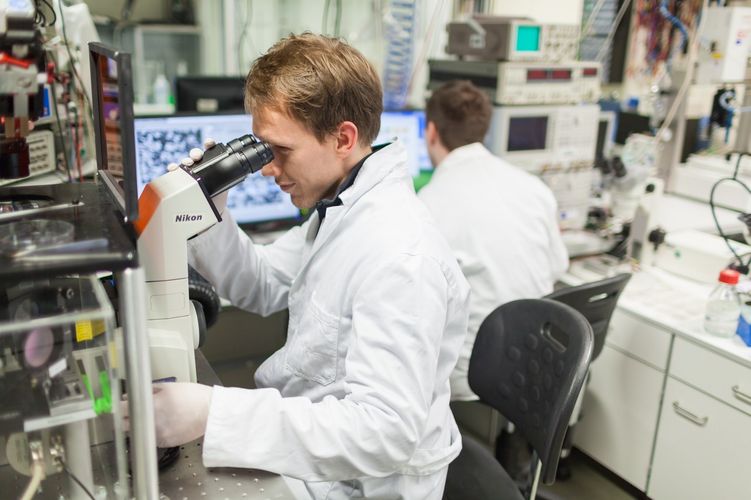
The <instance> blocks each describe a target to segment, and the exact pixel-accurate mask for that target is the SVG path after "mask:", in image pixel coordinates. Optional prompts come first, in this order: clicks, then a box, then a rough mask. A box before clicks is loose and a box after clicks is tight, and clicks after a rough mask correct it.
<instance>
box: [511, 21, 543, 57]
mask: <svg viewBox="0 0 751 500" xmlns="http://www.w3.org/2000/svg"><path fill="white" fill-rule="evenodd" d="M539 50H540V27H539V26H519V27H517V28H516V51H517V52H538V51H539Z"/></svg>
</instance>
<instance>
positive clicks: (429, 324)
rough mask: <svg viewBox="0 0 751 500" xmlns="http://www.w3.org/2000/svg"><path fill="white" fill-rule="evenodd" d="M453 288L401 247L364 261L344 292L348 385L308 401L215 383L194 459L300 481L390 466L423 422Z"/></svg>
mask: <svg viewBox="0 0 751 500" xmlns="http://www.w3.org/2000/svg"><path fill="white" fill-rule="evenodd" d="M460 293H461V291H458V290H454V289H450V287H449V285H448V281H447V280H446V278H445V275H444V273H443V272H442V270H441V267H440V265H439V264H438V263H436V262H435V261H433V260H431V259H428V258H426V257H422V256H415V255H404V256H402V257H400V258H398V259H397V261H395V262H391V263H389V264H388V265H387V266H377V267H376V268H375V269H372V270H371V271H370V273H369V277H368V278H367V279H365V280H364V282H363V283H362V284H361V285H360V286H359V289H358V290H357V291H356V292H355V296H354V305H353V318H352V322H353V325H352V329H353V331H352V337H351V342H350V345H349V350H348V354H347V359H346V361H345V366H346V375H345V377H344V378H345V382H346V387H347V389H348V394H347V395H346V396H345V397H344V398H342V399H337V398H335V397H334V396H326V397H324V398H323V400H321V401H319V402H315V403H314V402H312V401H311V400H310V399H308V398H305V397H290V398H283V397H282V396H281V395H280V393H279V392H278V391H277V390H276V389H256V390H247V389H232V388H223V387H215V388H214V392H213V396H212V401H211V408H210V411H209V418H208V423H207V428H206V435H205V438H204V449H203V461H204V464H205V465H206V466H207V467H217V466H229V467H246V468H261V469H264V470H268V471H271V472H275V473H279V474H284V475H288V476H291V477H295V478H298V479H302V480H305V481H333V480H347V479H353V478H357V477H363V476H369V477H386V476H389V475H391V474H394V473H395V472H396V471H398V470H399V469H400V467H402V466H404V465H405V464H407V463H408V462H409V461H410V459H411V458H412V457H413V454H415V452H416V444H417V442H418V440H419V439H420V437H421V435H422V433H423V431H424V429H425V427H426V423H427V419H428V414H429V408H430V405H431V401H432V395H433V391H434V386H435V376H436V371H437V369H438V359H439V352H440V350H441V348H442V345H443V344H444V342H442V339H443V335H444V331H445V329H446V322H447V307H448V306H447V304H448V301H449V297H450V296H454V295H456V294H460ZM444 382H445V381H444ZM441 446H446V444H445V443H436V447H437V448H440V447H441ZM425 452H428V450H425ZM423 453H424V452H423V450H420V454H421V455H422V454H423Z"/></svg>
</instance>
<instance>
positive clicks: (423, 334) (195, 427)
mask: <svg viewBox="0 0 751 500" xmlns="http://www.w3.org/2000/svg"><path fill="white" fill-rule="evenodd" d="M245 99H246V104H247V109H248V111H249V112H250V113H251V114H252V115H253V132H254V133H255V134H256V135H257V136H258V137H259V138H260V139H262V140H264V141H266V142H268V143H269V144H270V146H271V148H272V150H273V152H274V160H273V161H272V162H271V163H270V164H268V165H266V166H265V167H264V168H263V171H262V173H263V174H264V175H267V176H273V177H274V178H275V180H276V182H277V184H279V186H280V187H281V189H282V190H284V191H285V192H287V193H289V194H290V195H291V197H292V201H293V203H295V205H297V206H298V207H301V208H302V207H305V208H314V209H315V210H314V212H313V214H312V216H311V217H310V219H309V220H308V221H307V222H306V223H304V224H303V225H302V226H300V227H297V228H294V229H292V230H290V231H289V232H288V233H286V234H285V235H284V236H282V237H281V238H280V239H279V240H277V241H276V242H275V243H274V244H272V245H269V246H257V245H254V244H253V242H252V241H251V240H250V239H249V238H248V237H247V236H246V235H245V234H244V233H242V232H241V231H239V230H238V228H237V226H236V225H235V223H234V222H233V221H232V219H231V215H230V214H229V213H226V212H225V215H224V220H223V221H222V222H221V223H219V224H217V225H216V226H214V227H213V228H211V229H210V230H208V231H207V232H206V233H204V234H202V235H201V236H199V237H197V238H195V239H194V240H193V241H192V244H191V247H190V257H191V263H192V265H193V266H194V267H195V268H196V269H197V270H198V271H199V272H201V274H203V275H204V276H206V277H207V278H208V279H209V280H210V281H211V282H212V283H213V284H214V286H216V288H217V290H218V292H219V293H220V294H221V295H222V296H224V297H227V298H228V299H230V301H231V302H232V303H233V304H235V305H236V306H238V307H242V308H244V309H246V310H248V311H252V312H255V313H259V314H263V315H266V314H270V313H273V312H275V311H279V310H281V309H284V308H289V318H290V319H289V327H288V335H287V341H286V343H285V345H284V347H282V348H281V349H280V350H279V351H278V352H276V353H275V354H274V355H273V356H271V358H270V359H268V360H267V361H266V362H265V363H264V364H263V365H262V366H261V367H260V368H259V369H258V371H257V373H256V377H255V378H256V385H257V386H258V387H259V389H254V390H246V389H234V388H224V387H213V388H210V387H207V386H202V385H199V384H164V385H163V386H161V387H160V390H159V392H158V393H156V394H155V406H156V408H157V410H156V427H157V439H158V441H159V442H160V444H161V445H163V446H174V445H178V444H182V443H184V442H187V441H190V440H192V439H195V438H197V437H199V436H201V435H204V434H205V437H204V447H203V461H204V464H205V465H206V466H231V467H249V468H259V469H265V470H269V471H272V472H276V473H280V474H284V475H286V476H290V477H293V478H297V479H300V480H302V481H304V482H305V487H306V488H307V491H308V492H309V493H310V495H311V496H312V497H313V498H321V499H323V498H329V499H337V498H352V497H356V498H383V499H386V498H389V499H400V498H401V499H440V498H441V496H442V492H443V485H444V482H445V477H446V470H447V466H448V464H449V462H450V461H451V460H452V459H453V458H454V457H455V456H456V455H457V454H458V453H459V450H460V448H461V438H460V436H459V433H458V431H457V427H456V424H455V422H454V419H453V416H452V415H451V412H450V410H449V374H450V373H451V370H452V369H453V367H454V364H455V363H456V360H457V357H458V354H459V349H460V347H461V345H462V341H463V339H464V334H465V332H466V328H467V313H466V303H467V300H468V285H467V283H466V281H465V280H464V278H463V276H462V274H461V271H460V270H459V267H458V266H457V264H456V260H455V259H454V257H453V256H452V255H451V251H450V249H449V247H448V245H447V244H446V243H445V241H444V240H443V238H442V237H441V235H440V234H439V232H438V230H437V228H436V227H435V226H434V224H433V222H432V219H431V217H430V216H429V214H428V213H427V211H426V210H425V208H424V207H423V205H422V204H421V203H420V202H419V201H418V200H417V198H416V196H415V193H414V190H413V188H412V181H411V178H410V175H409V171H408V167H407V164H406V152H405V149H404V147H403V146H402V145H401V144H399V143H398V142H397V143H393V144H387V145H385V146H381V147H371V142H372V141H373V140H374V139H375V137H376V135H377V133H378V130H379V127H380V114H381V112H382V104H381V102H382V91H381V86H380V83H379V80H378V77H377V75H376V73H375V71H374V69H373V67H372V66H371V65H370V64H369V63H368V62H367V60H366V59H365V58H364V57H363V56H362V54H360V53H359V52H357V51H356V50H355V49H353V48H352V47H350V46H349V45H347V44H346V43H344V42H342V41H340V40H337V39H332V38H327V37H323V36H317V35H313V34H309V33H307V34H303V35H300V36H290V37H288V38H285V39H283V40H281V41H279V42H278V43H277V44H275V45H274V46H273V47H271V49H269V51H268V52H267V53H266V54H265V55H263V56H262V57H261V58H259V59H258V60H257V61H255V63H254V64H253V67H252V68H251V70H250V73H249V74H248V78H247V83H246V88H245ZM252 333H253V332H248V342H252V341H253V338H252Z"/></svg>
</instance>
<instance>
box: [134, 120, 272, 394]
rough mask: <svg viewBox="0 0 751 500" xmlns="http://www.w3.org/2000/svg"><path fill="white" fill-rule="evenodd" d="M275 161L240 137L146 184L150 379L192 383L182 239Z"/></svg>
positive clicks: (195, 314)
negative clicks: (219, 200)
mask: <svg viewBox="0 0 751 500" xmlns="http://www.w3.org/2000/svg"><path fill="white" fill-rule="evenodd" d="M273 158H274V156H273V153H272V152H271V148H270V147H269V146H268V145H267V144H266V143H264V142H261V141H259V140H258V139H257V138H255V137H254V136H253V135H244V136H242V137H239V138H237V139H233V140H232V141H229V142H228V143H227V144H226V145H224V144H217V145H215V146H213V147H212V148H210V149H208V150H206V152H205V153H204V157H203V159H202V160H201V161H200V162H198V163H196V164H194V165H192V166H191V167H186V166H183V165H181V166H180V168H178V169H176V170H173V171H171V172H168V173H166V174H164V175H163V176H161V177H158V178H156V179H154V180H153V181H151V182H150V183H149V184H147V185H146V188H145V189H144V191H143V193H142V194H141V197H140V198H139V200H138V213H139V218H138V219H137V220H136V222H135V223H134V226H135V229H136V233H137V235H138V258H139V261H140V263H141V266H142V267H143V268H144V271H145V275H146V290H147V297H146V307H147V316H148V329H149V343H150V349H151V372H152V377H153V378H154V380H175V381H179V382H195V381H196V363H195V349H196V348H197V347H198V341H199V332H200V331H201V329H202V328H203V326H202V321H203V319H202V312H201V309H200V307H196V305H195V304H194V303H193V302H191V301H190V300H189V296H188V251H187V241H188V240H189V239H190V238H192V237H193V236H196V235H198V234H199V233H201V232H203V231H205V230H206V229H208V228H210V227H211V226H213V225H214V224H216V223H217V222H220V221H221V220H222V217H221V214H220V213H219V211H218V210H217V208H216V206H215V204H214V202H213V198H214V197H215V196H217V195H218V194H221V193H223V192H224V191H227V190H228V189H230V188H231V187H232V186H234V185H236V184H239V183H240V182H242V181H243V180H244V179H245V177H247V176H248V175H249V174H251V173H254V172H257V171H258V170H260V169H261V168H262V167H263V166H264V165H266V164H267V163H269V162H270V161H271V160H272V159H273Z"/></svg>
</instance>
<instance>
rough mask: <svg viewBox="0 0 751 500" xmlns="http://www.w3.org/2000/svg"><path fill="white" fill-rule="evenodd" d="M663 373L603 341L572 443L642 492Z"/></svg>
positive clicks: (658, 407)
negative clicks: (604, 343) (603, 345)
mask: <svg viewBox="0 0 751 500" xmlns="http://www.w3.org/2000/svg"><path fill="white" fill-rule="evenodd" d="M664 379H665V374H664V372H662V371H659V370H657V369H655V368H654V367H652V366H649V365H647V364H645V363H643V362H641V361H640V360H637V359H635V358H634V357H632V356H628V355H626V354H624V353H622V352H620V351H618V350H616V349H614V348H613V347H611V346H609V345H607V344H606V345H605V347H604V348H603V350H602V353H601V354H600V356H599V357H598V358H597V359H596V360H595V361H594V362H593V363H592V366H591V377H590V380H589V384H588V385H587V390H586V392H585V397H584V404H583V406H582V415H581V419H580V420H579V423H578V424H577V426H576V428H575V433H574V443H575V445H576V446H577V447H578V448H579V449H581V450H582V451H584V452H585V453H587V455H589V456H591V457H592V458H594V459H595V460H597V461H598V462H600V463H601V464H603V465H604V466H605V467H607V468H608V469H610V470H612V471H613V472H615V473H616V474H618V475H619V476H621V477H622V478H623V479H625V480H627V481H628V482H630V483H631V484H633V485H634V486H636V487H637V488H639V489H641V490H642V491H644V490H645V489H646V487H647V475H648V472H649V462H650V458H651V454H652V445H653V442H654V435H655V432H656V431H657V417H658V414H659V410H660V395H661V393H662V385H663V383H664Z"/></svg>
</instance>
